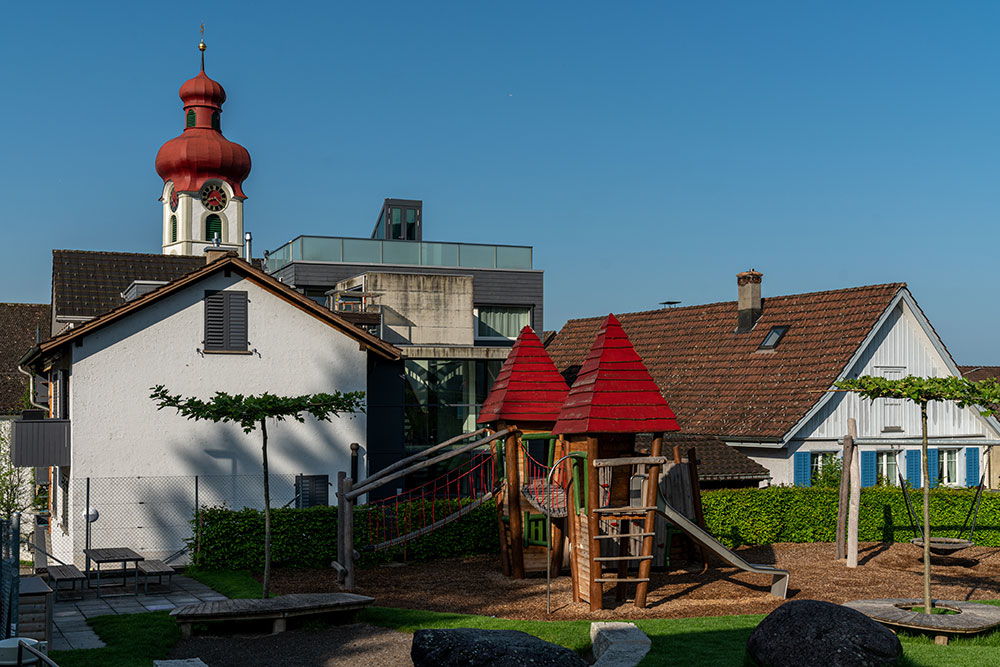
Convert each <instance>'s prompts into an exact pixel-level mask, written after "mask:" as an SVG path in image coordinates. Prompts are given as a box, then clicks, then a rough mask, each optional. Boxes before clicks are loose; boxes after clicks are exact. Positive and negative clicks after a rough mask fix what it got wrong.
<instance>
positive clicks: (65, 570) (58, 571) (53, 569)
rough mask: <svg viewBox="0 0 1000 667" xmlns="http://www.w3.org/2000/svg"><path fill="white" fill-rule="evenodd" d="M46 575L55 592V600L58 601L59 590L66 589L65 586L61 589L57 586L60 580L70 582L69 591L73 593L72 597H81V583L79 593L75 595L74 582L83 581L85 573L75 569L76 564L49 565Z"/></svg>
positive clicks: (85, 577)
mask: <svg viewBox="0 0 1000 667" xmlns="http://www.w3.org/2000/svg"><path fill="white" fill-rule="evenodd" d="M48 576H49V583H50V584H52V590H54V591H55V593H56V600H55V601H56V602H59V591H60V590H62V591H63V592H66V590H67V589H65V588H63V589H60V588H59V584H60V582H63V581H68V582H70V584H71V586H70V588H69V591H70V592H72V593H73V595H74V596H75V597H73V598H72V599H74V600H80V599H82V598H83V585H82V584H81V585H80V593H79V595H77V594H76V582H78V581H85V580H86V579H87V575H85V574H84V573H83V572H80V570H79V569H77V567H76V565H49V567H48Z"/></svg>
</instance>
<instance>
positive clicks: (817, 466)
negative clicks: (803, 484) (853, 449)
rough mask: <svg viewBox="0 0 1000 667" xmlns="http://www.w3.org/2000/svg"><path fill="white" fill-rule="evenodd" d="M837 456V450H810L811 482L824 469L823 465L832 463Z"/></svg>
mask: <svg viewBox="0 0 1000 667" xmlns="http://www.w3.org/2000/svg"><path fill="white" fill-rule="evenodd" d="M836 458H837V452H835V451H833V450H816V451H813V452H809V483H810V484H812V482H813V480H814V479H816V476H817V475H818V474H819V473H820V471H822V470H823V466H825V465H827V464H828V463H832V462H833V461H834V460H835V459H836Z"/></svg>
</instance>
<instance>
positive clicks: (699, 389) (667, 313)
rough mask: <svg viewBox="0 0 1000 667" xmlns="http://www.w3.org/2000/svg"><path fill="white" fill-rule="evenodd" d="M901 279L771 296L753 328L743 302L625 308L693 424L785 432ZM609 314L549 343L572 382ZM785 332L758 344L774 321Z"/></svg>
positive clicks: (664, 385)
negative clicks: (739, 306)
mask: <svg viewBox="0 0 1000 667" xmlns="http://www.w3.org/2000/svg"><path fill="white" fill-rule="evenodd" d="M905 287H906V285H905V284H903V283H895V284H889V285H872V286H868V287H855V288H850V289H843V290H834V291H829V292H814V293H811V294H795V295H790V296H778V297H770V298H767V299H764V300H763V314H762V315H761V317H760V319H759V320H758V321H757V324H756V325H755V326H754V328H753V330H752V331H750V332H749V333H743V334H740V333H736V312H737V311H736V302H735V301H730V302H726V303H713V304H708V305H704V306H690V307H686V308H666V309H661V310H652V311H645V312H640V313H627V314H624V315H620V316H619V319H620V320H621V323H622V327H623V328H624V329H625V332H626V333H627V334H628V336H629V338H630V339H631V340H632V343H633V345H634V346H635V349H636V351H637V352H638V353H639V355H640V356H641V357H642V359H643V361H644V362H645V364H646V367H647V368H649V371H650V373H651V374H652V376H653V379H654V380H656V383H657V385H658V386H659V388H660V391H661V392H662V393H663V396H664V398H666V399H667V402H668V403H669V404H670V407H671V408H672V409H673V411H674V412H675V413H676V414H677V419H678V422H679V423H680V426H681V430H682V431H683V432H685V433H690V434H701V435H715V436H727V437H733V438H769V439H779V438H781V437H782V436H784V435H785V434H786V433H787V432H788V431H789V430H791V428H792V427H793V426H794V425H795V424H796V423H797V422H798V421H799V420H800V419H801V418H802V417H803V416H805V414H806V412H808V411H809V409H810V408H811V407H812V406H813V405H814V404H815V403H816V402H817V400H819V398H820V396H821V395H822V392H823V391H824V390H826V389H828V388H829V387H830V386H831V384H832V383H833V382H834V380H835V379H836V378H837V376H838V375H839V374H840V373H841V372H842V371H843V370H844V369H845V367H846V366H847V363H848V361H849V360H850V359H851V357H852V356H853V354H854V353H855V352H856V351H857V350H858V348H859V347H860V345H861V343H862V342H863V341H864V339H865V337H866V336H867V335H868V334H869V333H870V332H871V331H872V329H873V327H874V326H875V324H876V323H877V322H878V320H879V317H880V316H881V315H882V314H883V313H884V312H885V310H886V308H887V307H888V306H889V304H890V303H891V302H892V300H893V298H894V297H895V296H896V295H897V294H898V293H899V291H900V290H901V289H904V288H905ZM603 320H604V318H603V317H595V318H588V319H582V320H571V321H569V322H567V323H566V325H565V326H564V327H563V328H562V330H561V331H560V332H559V335H558V336H557V337H556V339H555V341H553V343H552V344H551V345H550V346H549V347H548V348H547V349H548V352H549V355H550V356H551V357H552V360H553V361H554V362H555V364H556V367H557V368H558V369H559V370H560V372H562V373H563V374H564V375H565V376H567V380H568V381H570V382H572V380H573V379H574V377H575V374H576V372H577V371H578V370H579V366H580V364H582V363H583V361H584V359H585V358H586V356H587V351H588V350H589V349H590V346H591V345H592V344H593V341H594V338H595V336H596V335H597V332H598V329H599V328H600V326H601V323H602V322H603ZM775 326H787V327H789V329H788V332H787V333H785V335H784V336H783V337H782V338H781V341H780V343H779V344H778V346H777V348H775V349H774V350H773V351H767V352H762V351H757V348H758V346H759V345H760V343H761V341H763V339H764V337H765V336H766V335H767V334H768V332H769V331H770V330H771V327H775Z"/></svg>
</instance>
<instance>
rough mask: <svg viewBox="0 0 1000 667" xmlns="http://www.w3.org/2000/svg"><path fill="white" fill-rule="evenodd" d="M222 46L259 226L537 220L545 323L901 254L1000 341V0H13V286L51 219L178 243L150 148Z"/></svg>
mask: <svg viewBox="0 0 1000 667" xmlns="http://www.w3.org/2000/svg"><path fill="white" fill-rule="evenodd" d="M202 21H204V22H205V23H206V32H205V41H206V42H207V43H208V47H209V49H208V52H207V67H206V70H207V72H208V74H209V75H210V76H212V77H213V78H215V79H216V80H218V81H219V82H221V83H222V84H223V85H224V86H225V88H226V91H227V93H228V97H229V99H228V101H227V103H226V105H225V107H224V113H223V130H224V132H225V134H226V136H227V137H228V138H230V139H232V140H233V141H237V142H239V143H242V144H243V145H244V146H246V147H247V148H248V149H249V151H250V154H251V157H252V159H253V171H252V173H251V175H250V178H249V179H248V180H247V181H246V184H245V191H246V193H247V195H248V197H249V199H248V200H247V202H246V208H245V221H246V229H247V230H249V231H252V232H253V234H254V244H255V249H256V250H257V251H258V252H260V251H262V250H263V249H265V248H268V249H274V248H276V247H278V246H279V245H281V244H282V243H284V242H285V241H287V240H289V239H290V238H292V237H294V236H296V235H298V234H328V235H343V236H367V235H368V234H369V233H370V231H371V228H372V225H373V223H374V218H375V216H376V214H377V212H378V209H379V207H380V204H381V201H382V199H383V198H385V197H402V198H419V199H423V200H424V235H425V238H426V239H429V240H445V241H470V242H484V243H510V244H528V245H533V246H534V248H535V266H536V268H541V269H544V270H545V300H546V302H545V318H546V319H545V327H546V328H549V329H551V328H555V327H559V326H561V325H562V324H563V322H564V321H565V320H566V319H568V318H572V317H583V316H591V315H601V314H606V313H608V312H610V311H614V312H628V311H633V310H645V309H650V308H656V307H657V303H658V302H659V301H663V300H667V299H676V300H681V301H682V302H683V303H684V304H698V303H708V302H713V301H724V300H732V299H735V296H736V284H735V283H736V280H735V274H736V273H737V272H739V271H741V270H745V269H747V268H750V267H753V268H756V269H757V270H759V271H762V272H763V273H764V285H763V291H764V295H765V297H766V296H767V295H778V294H790V293H798V292H808V291H816V290H826V289H835V288H840V287H848V286H854V285H863V284H871V283H881V282H896V281H902V282H907V283H908V284H909V285H910V288H911V290H912V291H913V293H914V295H915V297H916V299H917V301H918V302H919V303H920V305H921V306H922V307H923V309H924V311H925V312H926V313H927V315H928V316H929V317H930V319H931V321H932V323H933V324H934V325H935V327H936V328H937V330H938V332H939V333H940V334H941V336H942V337H943V339H944V341H945V343H946V345H948V347H949V349H950V350H951V352H952V354H953V356H954V357H955V358H956V360H957V361H958V363H963V364H1000V347H998V345H997V344H996V343H995V341H996V338H997V336H996V335H995V333H994V332H995V331H997V330H998V329H1000V311H998V309H997V307H996V306H995V305H994V304H995V303H996V302H997V300H996V299H995V297H994V294H995V289H996V287H995V286H996V284H997V281H996V275H997V272H996V270H995V267H996V265H997V260H996V258H995V255H996V250H995V248H996V247H997V244H996V237H997V234H998V220H1000V197H998V193H1000V188H998V186H1000V136H998V130H1000V127H998V125H1000V123H998V119H1000V109H998V107H1000V104H998V103H1000V75H998V73H1000V67H998V58H997V55H998V49H1000V45H998V44H1000V43H998V42H997V39H996V34H995V26H997V25H1000V5H998V4H996V3H985V2H984V3H962V4H961V5H948V4H942V3H931V2H905V3H904V2H884V3H862V2H838V3H817V2H801V1H797V2H765V3H747V2H715V3H690V2H684V3H681V2H663V3H653V2H649V3H645V2H644V3H607V2H605V3H590V2H565V3H563V2H558V3H557V2H545V3H540V2H525V3H519V2H506V3H489V4H487V3H469V2H461V3H459V2H456V3H413V2H407V3H336V4H334V3H314V4H302V5H297V4H293V3H255V4H249V3H231V2H214V3H190V2H179V3H172V4H171V5H169V8H168V6H166V5H148V6H147V3H120V4H113V3H100V4H99V5H94V4H90V3H88V4H81V3H72V4H71V3H61V2H55V3H52V4H51V5H49V6H47V8H46V9H45V10H38V9H35V8H30V7H29V6H28V5H27V4H26V3H15V4H14V5H12V6H10V7H7V8H5V10H4V21H3V25H2V27H0V63H3V64H2V65H0V85H2V86H3V90H4V91H5V95H4V96H3V97H4V100H5V103H4V104H3V105H0V122H2V126H3V127H4V132H3V133H0V197H2V200H3V205H2V207H0V223H2V228H3V230H4V231H5V232H6V234H5V242H4V243H3V244H2V246H0V247H2V250H0V300H2V301H48V298H49V284H50V275H51V261H50V251H51V249H52V248H74V249H90V250H122V251H133V252H158V251H159V244H160V233H161V230H160V224H161V223H160V205H159V203H158V201H157V197H158V196H159V193H160V190H161V187H162V182H161V181H160V179H159V178H158V176H157V175H156V172H155V170H154V169H153V160H154V158H155V156H156V151H157V149H158V148H159V147H160V145H161V144H162V143H163V142H165V141H166V140H168V139H170V138H172V137H174V136H176V135H177V134H179V133H180V131H181V129H182V123H183V117H182V111H181V107H180V100H179V99H178V98H177V90H178V88H179V87H180V85H181V83H183V82H184V81H185V80H186V79H188V78H190V77H191V76H193V75H194V74H196V73H197V71H198V52H197V50H196V44H197V42H198V25H199V23H200V22H202Z"/></svg>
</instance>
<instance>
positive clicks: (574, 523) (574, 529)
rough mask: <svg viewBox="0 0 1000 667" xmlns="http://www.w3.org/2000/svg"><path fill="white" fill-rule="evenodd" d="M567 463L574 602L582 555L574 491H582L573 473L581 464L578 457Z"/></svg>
mask: <svg viewBox="0 0 1000 667" xmlns="http://www.w3.org/2000/svg"><path fill="white" fill-rule="evenodd" d="M560 437H562V436H560ZM566 452H567V453H568V452H569V443H566ZM566 463H568V464H569V479H570V482H569V486H567V487H566V507H567V509H568V511H567V513H566V514H567V516H566V533H567V535H568V536H569V576H570V579H572V580H573V602H580V568H579V563H577V561H576V559H577V558H579V555H580V549H579V543H580V542H579V541H580V530H579V528H580V525H579V521H580V515H579V514H577V513H576V502H575V500H574V492H576V493H580V492H581V491H580V489H577V488H576V487H575V486H574V485H575V484H576V475H575V474H574V473H573V466H575V465H579V464H578V463H577V462H576V459H568V460H567V461H566ZM581 497H583V496H582V495H581Z"/></svg>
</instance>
